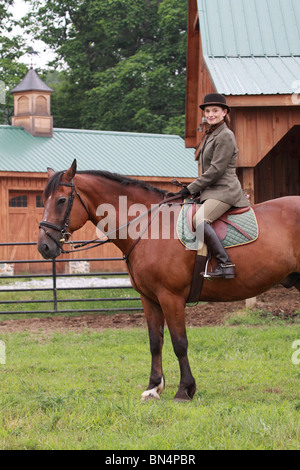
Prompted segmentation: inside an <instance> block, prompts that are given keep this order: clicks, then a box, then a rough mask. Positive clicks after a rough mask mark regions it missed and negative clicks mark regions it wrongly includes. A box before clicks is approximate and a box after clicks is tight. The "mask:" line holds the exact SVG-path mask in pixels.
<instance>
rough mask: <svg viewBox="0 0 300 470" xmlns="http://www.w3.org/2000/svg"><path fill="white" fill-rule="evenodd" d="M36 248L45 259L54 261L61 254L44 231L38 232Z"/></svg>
mask: <svg viewBox="0 0 300 470" xmlns="http://www.w3.org/2000/svg"><path fill="white" fill-rule="evenodd" d="M37 248H38V250H39V252H40V254H41V255H42V257H43V258H45V259H54V258H56V257H57V256H59V255H60V253H61V249H60V247H59V244H58V242H55V241H54V240H52V239H51V238H49V237H47V233H46V232H45V231H44V230H40V234H39V239H38V245H37Z"/></svg>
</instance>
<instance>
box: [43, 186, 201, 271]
mask: <svg viewBox="0 0 300 470" xmlns="http://www.w3.org/2000/svg"><path fill="white" fill-rule="evenodd" d="M60 186H67V187H70V188H71V195H70V197H69V201H68V206H67V210H66V213H65V216H64V219H63V222H62V225H61V226H59V225H56V224H53V223H51V222H47V221H43V220H42V221H41V222H40V224H39V228H41V229H42V230H44V232H45V233H46V235H47V236H48V237H49V238H51V240H52V241H53V242H54V243H55V244H56V245H57V246H58V247H59V249H60V250H61V253H63V254H68V253H74V251H76V252H77V251H85V250H89V249H91V248H96V247H97V246H101V245H104V244H105V243H111V242H112V240H111V239H109V236H110V235H113V234H115V233H117V232H119V231H120V230H122V229H124V228H126V227H128V226H129V225H130V224H131V223H133V222H136V221H137V220H139V219H140V218H142V217H144V216H145V215H148V214H149V213H150V212H151V211H152V210H153V208H150V209H148V210H147V211H146V212H144V213H143V214H140V215H139V216H137V217H135V218H134V219H133V220H130V221H129V222H127V223H126V224H124V225H122V226H121V227H118V228H117V229H116V230H114V231H113V232H110V233H108V234H106V235H105V237H107V239H106V240H101V238H96V239H95V240H91V241H86V242H83V243H81V244H79V245H75V246H74V242H72V241H67V240H66V237H67V236H72V234H71V233H70V232H68V227H69V222H70V214H71V210H72V207H73V203H74V199H75V196H77V197H78V199H79V201H80V202H81V204H82V206H83V207H84V209H85V211H86V212H87V214H88V215H89V211H88V209H87V207H86V205H85V203H84V201H83V199H82V197H81V196H80V194H79V192H78V191H77V190H76V188H75V184H74V182H73V180H72V182H71V183H60ZM180 197H181V195H180V194H177V195H174V196H171V197H169V198H165V199H163V200H162V201H161V202H159V203H158V204H157V209H159V208H160V207H161V206H162V205H165V204H170V203H173V202H175V201H176V200H178V199H179V198H180ZM191 203H192V201H191ZM178 204H180V205H184V204H190V203H185V202H181V203H178ZM158 213H159V210H157V211H156V212H155V214H154V215H153V217H151V218H150V220H149V222H148V225H147V226H146V228H145V229H144V231H143V233H142V234H141V235H140V237H139V238H138V239H137V240H135V242H134V243H133V245H132V246H131V248H130V250H129V252H128V253H127V255H124V256H123V258H124V260H125V261H126V262H128V258H129V255H130V253H131V252H132V251H133V249H134V248H135V247H136V245H137V244H138V243H139V241H140V240H141V238H142V236H143V234H144V233H145V232H146V230H147V229H148V228H149V226H150V225H151V223H152V221H153V220H154V218H155V217H156V216H157V214H158ZM47 228H50V229H51V230H54V231H56V232H60V235H61V238H60V239H59V240H57V239H56V238H55V237H54V236H53V235H52V233H51V232H49V231H48V230H47ZM61 243H67V244H70V245H72V246H73V249H72V250H64V249H63V248H62V246H61V245H60V244H61ZM91 244H93V246H87V245H91ZM83 247H84V248H83Z"/></svg>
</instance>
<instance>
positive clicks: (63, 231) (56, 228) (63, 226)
mask: <svg viewBox="0 0 300 470" xmlns="http://www.w3.org/2000/svg"><path fill="white" fill-rule="evenodd" d="M59 186H68V187H69V188H71V195H70V197H69V201H68V206H67V210H66V213H65V216H64V219H63V221H62V224H61V226H59V225H56V224H52V223H51V222H47V221H44V220H42V221H41V222H40V224H39V228H41V229H42V230H44V232H45V233H46V235H47V236H48V237H49V238H51V240H52V241H54V243H55V244H56V245H57V246H58V247H59V248H60V250H61V252H62V253H67V252H66V251H64V249H63V248H62V247H61V245H60V243H65V241H66V237H68V236H71V233H70V232H68V227H69V223H70V214H71V210H72V207H73V203H74V199H75V196H78V199H79V201H80V202H81V204H82V206H83V207H84V209H85V210H86V212H87V214H88V215H89V211H88V209H87V207H86V205H85V203H84V201H83V199H82V197H81V196H80V194H79V193H78V191H77V190H76V188H75V184H74V181H73V180H72V182H71V183H59ZM47 228H50V229H51V230H54V231H56V232H60V235H61V238H60V239H59V240H57V239H56V238H55V237H54V236H53V235H52V233H51V232H49V231H48V230H47Z"/></svg>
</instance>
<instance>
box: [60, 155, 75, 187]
mask: <svg viewBox="0 0 300 470" xmlns="http://www.w3.org/2000/svg"><path fill="white" fill-rule="evenodd" d="M76 170H77V161H76V158H75V160H74V161H73V163H72V165H71V166H70V168H69V169H68V170H67V171H66V172H65V174H64V175H63V180H64V181H68V182H71V181H72V179H73V178H74V176H75V175H76Z"/></svg>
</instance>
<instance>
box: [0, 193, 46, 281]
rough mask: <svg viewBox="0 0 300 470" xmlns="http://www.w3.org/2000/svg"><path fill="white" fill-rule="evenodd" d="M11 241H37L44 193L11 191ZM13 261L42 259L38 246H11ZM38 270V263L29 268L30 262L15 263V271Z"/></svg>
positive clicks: (10, 253)
mask: <svg viewBox="0 0 300 470" xmlns="http://www.w3.org/2000/svg"><path fill="white" fill-rule="evenodd" d="M8 205H9V208H8V213H9V229H8V231H9V241H10V242H36V241H37V238H38V224H39V221H40V220H41V219H42V215H43V206H42V193H41V192H37V191H30V192H28V191H26V192H21V191H9V202H8ZM9 259H10V260H11V261H15V260H22V259H40V256H39V254H38V252H37V249H36V246H22V247H11V248H10V249H9ZM29 270H30V271H31V272H34V271H37V270H38V268H37V264H33V265H32V266H31V267H30V269H29V264H26V265H19V266H18V265H15V272H25V271H26V272H28V271H29Z"/></svg>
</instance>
